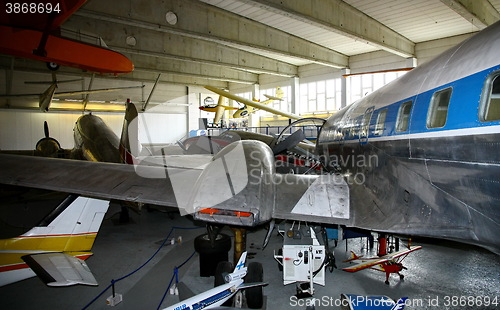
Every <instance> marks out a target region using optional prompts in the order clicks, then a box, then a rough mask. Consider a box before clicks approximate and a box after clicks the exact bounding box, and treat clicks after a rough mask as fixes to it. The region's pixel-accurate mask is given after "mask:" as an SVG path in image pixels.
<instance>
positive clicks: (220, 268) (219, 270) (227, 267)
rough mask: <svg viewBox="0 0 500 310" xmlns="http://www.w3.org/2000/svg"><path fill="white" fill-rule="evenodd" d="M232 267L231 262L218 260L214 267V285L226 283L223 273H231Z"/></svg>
mask: <svg viewBox="0 0 500 310" xmlns="http://www.w3.org/2000/svg"><path fill="white" fill-rule="evenodd" d="M233 269H234V268H233V264H231V263H230V262H219V263H218V264H217V267H216V268H215V277H214V287H217V286H219V285H222V284H224V283H226V281H225V280H224V275H223V273H226V272H227V273H231V272H232V271H233Z"/></svg>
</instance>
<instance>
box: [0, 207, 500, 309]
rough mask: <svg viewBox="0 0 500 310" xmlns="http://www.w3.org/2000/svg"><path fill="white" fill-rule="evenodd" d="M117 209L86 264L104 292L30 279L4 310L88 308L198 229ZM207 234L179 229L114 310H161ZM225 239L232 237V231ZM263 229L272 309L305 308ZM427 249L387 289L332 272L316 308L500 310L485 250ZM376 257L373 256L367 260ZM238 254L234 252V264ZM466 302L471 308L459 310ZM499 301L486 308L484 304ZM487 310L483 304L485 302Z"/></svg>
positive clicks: (0, 302)
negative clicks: (124, 217) (365, 298)
mask: <svg viewBox="0 0 500 310" xmlns="http://www.w3.org/2000/svg"><path fill="white" fill-rule="evenodd" d="M119 210H120V209H119V207H118V206H116V205H112V206H111V207H110V209H109V211H108V213H107V215H106V219H105V221H104V222H103V225H102V227H101V230H100V234H99V236H98V238H97V240H96V243H95V245H94V248H93V252H94V256H93V257H91V258H89V260H88V261H87V263H88V265H89V267H90V269H91V270H92V272H93V273H94V275H95V276H96V278H97V280H98V281H99V283H100V285H99V286H98V287H87V286H74V287H67V288H49V287H46V286H45V285H44V284H43V283H42V282H41V281H40V280H39V279H37V278H31V279H28V280H24V281H21V282H18V283H14V284H10V285H7V286H5V287H1V288H0V309H82V308H84V307H85V306H86V305H87V304H88V303H89V302H90V301H91V300H92V299H93V298H94V297H96V296H97V295H98V294H99V293H100V292H101V291H102V290H103V289H104V288H105V287H106V286H107V285H108V284H110V281H111V280H112V279H119V278H120V277H122V276H124V275H126V274H128V273H130V272H131V271H133V270H135V269H136V268H137V267H139V266H140V265H142V264H143V263H144V262H146V260H147V259H148V258H149V257H150V256H151V255H152V254H153V253H154V252H155V251H156V250H157V249H158V247H159V246H160V244H161V242H162V241H163V240H164V238H165V237H166V236H167V234H168V233H169V232H170V230H171V228H172V227H173V226H179V227H194V226H195V224H194V223H193V222H192V221H191V220H190V219H189V218H185V217H180V216H179V215H175V217H174V218H173V219H171V218H170V216H169V215H168V214H166V213H162V212H159V211H154V212H147V211H143V212H142V214H141V215H138V214H134V213H131V217H132V223H131V224H126V225H118V224H115V223H116V219H117V217H118V215H117V212H118V211H119ZM204 232H205V230H204V229H203V228H201V229H194V230H175V231H174V232H173V233H172V236H171V237H175V238H177V237H178V236H182V239H183V242H182V243H181V244H175V245H167V246H164V247H163V248H162V249H161V250H160V251H159V253H158V255H157V256H156V257H155V258H154V259H153V260H151V262H150V263H149V264H148V265H146V266H145V267H144V268H143V269H141V270H140V271H139V272H137V273H135V274H134V275H132V276H130V277H128V278H127V279H124V280H122V281H119V282H118V283H116V292H117V293H121V294H123V302H122V303H120V304H119V305H117V306H116V307H114V309H157V308H158V307H159V303H160V300H161V298H162V296H163V293H164V292H165V290H166V288H167V286H168V284H169V281H170V279H171V277H172V273H173V269H174V267H175V266H178V265H179V264H181V263H182V262H183V261H184V260H185V259H186V258H188V257H189V256H190V255H191V254H192V253H193V251H194V248H193V240H194V238H195V237H196V236H197V235H199V234H202V233H204ZM225 233H227V234H229V235H232V233H231V231H230V230H228V229H227V230H225ZM265 234H266V230H265V229H256V230H252V231H249V232H248V239H247V250H248V251H249V252H253V253H255V254H254V255H252V256H254V258H252V259H250V260H249V261H259V262H261V263H262V264H263V267H264V281H266V282H268V283H269V285H268V286H267V287H265V288H264V294H265V295H266V307H265V308H266V309H273V310H277V309H305V308H306V307H305V305H306V301H304V300H301V301H300V302H297V301H296V300H295V299H294V298H293V297H291V296H293V295H294V294H295V285H293V284H292V285H287V286H283V284H282V273H281V272H280V271H279V270H278V266H277V263H276V261H275V260H274V259H273V250H275V249H278V248H279V247H281V245H282V243H281V242H282V237H281V236H278V235H277V234H276V233H273V235H272V237H271V240H270V244H269V245H268V247H267V248H266V249H264V250H262V249H261V248H260V245H261V244H262V241H263V240H264V236H265ZM414 244H418V245H422V246H423V249H422V250H420V251H416V252H414V253H412V254H410V255H409V256H408V257H407V258H406V260H405V266H406V267H408V270H406V271H405V272H404V274H405V279H404V281H400V280H399V279H398V278H397V277H395V276H393V277H392V278H391V285H389V286H388V285H386V284H384V280H385V275H384V274H383V273H381V272H376V271H373V270H363V271H360V272H357V273H354V274H352V273H348V272H345V271H342V270H334V271H333V272H332V273H330V272H328V271H327V272H326V286H324V287H321V286H318V285H316V286H315V288H316V294H315V297H316V298H317V299H318V301H317V307H316V309H340V307H339V306H338V304H339V298H340V294H341V293H348V294H359V295H387V296H389V297H391V298H393V299H398V298H399V297H403V296H405V297H409V299H410V301H411V303H410V304H409V305H408V306H407V307H406V308H405V309H461V310H463V309H500V306H499V305H498V304H500V259H499V256H497V255H495V254H493V253H490V252H488V251H486V250H483V249H481V248H477V247H473V246H469V245H462V244H457V243H450V242H444V241H435V240H433V241H429V240H426V241H416V240H414ZM348 248H349V250H354V251H355V252H357V253H364V252H365V250H366V249H365V242H360V241H355V240H349V244H348ZM370 255H375V253H369V254H367V256H370ZM335 256H336V261H337V266H338V267H339V268H341V267H342V266H345V265H346V264H343V263H341V262H342V261H343V260H344V259H346V258H347V256H348V252H346V246H345V243H344V242H341V243H340V244H339V245H338V247H337V248H335ZM231 257H232V251H231V252H230V258H231ZM198 275H199V264H198V255H196V254H195V255H194V257H193V258H192V259H191V260H190V261H189V262H188V263H187V264H186V265H184V266H183V267H182V268H181V269H180V273H179V277H180V280H181V281H183V282H185V283H186V284H187V285H188V286H189V287H190V288H191V289H192V290H193V291H194V292H195V293H198V292H202V291H203V290H205V289H208V288H211V287H212V285H213V278H212V277H210V278H200V277H199V276H198ZM110 295H111V290H109V291H107V292H106V293H104V294H103V295H102V296H101V297H100V298H98V299H97V300H96V301H95V302H94V303H93V304H92V305H91V306H89V307H88V309H112V308H111V307H110V306H107V305H106V304H105V299H106V298H107V297H108V296H110ZM460 297H462V300H463V299H464V298H468V299H466V300H467V301H468V302H467V304H466V305H465V306H460V305H456V306H453V303H454V302H457V301H459V299H458V298H460ZM488 300H491V301H496V305H491V304H490V305H489V306H485V305H484V302H486V301H488ZM481 301H482V302H483V305H479V302H481ZM176 302H178V297H177V296H174V295H168V294H167V296H166V298H165V300H164V301H163V303H162V304H161V307H160V309H161V308H164V307H166V306H168V305H171V304H174V303H176Z"/></svg>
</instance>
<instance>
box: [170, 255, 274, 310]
mask: <svg viewBox="0 0 500 310" xmlns="http://www.w3.org/2000/svg"><path fill="white" fill-rule="evenodd" d="M246 258H247V252H243V253H242V254H241V257H240V259H239V260H238V264H237V265H236V267H235V268H234V270H233V272H232V273H230V274H228V275H226V276H225V278H224V279H225V281H226V283H225V284H222V285H219V286H217V287H214V288H213V289H210V290H208V291H205V292H203V293H201V294H198V295H196V296H193V297H190V298H188V299H186V300H183V301H181V302H179V303H176V304H175V305H172V306H170V307H167V308H164V309H163V310H184V309H186V310H188V309H189V310H191V309H215V308H219V306H220V305H222V304H223V303H225V302H226V301H227V300H229V299H230V298H231V297H233V296H234V295H235V294H236V293H237V292H238V291H240V290H243V289H247V288H251V287H257V286H265V285H267V283H264V282H254V283H244V280H243V278H244V277H245V276H246V274H247V267H245V261H246ZM193 295H194V294H193ZM225 309H228V308H225Z"/></svg>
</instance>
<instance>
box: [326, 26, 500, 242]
mask: <svg viewBox="0 0 500 310" xmlns="http://www.w3.org/2000/svg"><path fill="white" fill-rule="evenodd" d="M499 51H500V23H497V24H496V25H493V26H492V27H490V28H488V29H486V30H485V31H483V32H481V33H480V34H478V35H476V36H474V37H472V38H471V39H469V40H467V41H465V42H463V43H462V44H460V45H458V46H457V47H455V48H453V49H450V50H448V51H447V52H445V53H444V54H442V55H440V56H439V57H438V58H436V59H434V60H433V61H430V62H428V63H426V64H423V65H422V66H419V67H417V68H415V69H414V70H412V71H411V72H409V73H407V74H406V75H405V76H403V77H401V78H400V79H398V80H396V81H394V82H392V83H390V84H388V85H386V86H385V87H383V88H382V89H380V90H378V91H376V92H374V93H372V94H370V95H368V96H366V97H365V98H363V99H361V100H359V101H357V102H356V103H354V104H352V105H351V106H349V107H347V108H345V109H343V110H341V111H340V112H338V113H337V114H334V115H333V116H331V117H330V118H329V119H328V120H327V122H326V123H325V125H324V127H323V128H322V131H321V133H320V136H319V139H318V142H317V152H318V153H319V155H320V157H321V159H322V160H323V162H324V163H325V164H326V165H327V166H329V167H330V168H333V169H340V171H342V173H343V174H345V175H346V176H347V180H348V184H350V191H351V192H350V193H351V194H350V200H351V206H352V208H353V210H354V211H355V212H354V214H353V215H354V216H353V218H352V223H351V224H352V225H353V226H357V227H364V228H369V229H372V230H380V231H387V232H399V233H400V232H406V233H407V234H415V235H422V236H430V237H444V238H447V239H455V240H459V241H465V242H472V243H477V244H480V245H486V246H491V245H492V244H497V245H498V237H497V233H498V232H499V231H500V225H499V207H500V198H499V197H500V196H499V193H500V102H499V101H500V54H499ZM496 250H497V251H498V248H497V249H496Z"/></svg>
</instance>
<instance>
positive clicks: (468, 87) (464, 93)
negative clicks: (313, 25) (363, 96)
mask: <svg viewBox="0 0 500 310" xmlns="http://www.w3.org/2000/svg"><path fill="white" fill-rule="evenodd" d="M498 70H500V66H496V67H493V68H490V69H488V70H484V71H481V72H478V73H475V74H473V75H470V76H467V77H465V78H463V79H460V80H456V81H454V82H451V83H448V84H445V85H442V86H439V87H436V88H434V89H431V90H429V91H426V92H423V93H420V94H418V95H415V96H413V97H409V98H406V99H404V100H401V101H398V102H396V103H392V104H388V105H386V106H383V107H380V108H378V109H376V110H375V111H374V112H373V115H372V117H371V120H370V130H369V138H380V137H390V136H394V138H396V139H397V136H399V135H407V134H422V133H428V132H440V131H448V130H455V129H464V128H475V127H484V126H495V125H500V121H490V122H482V121H480V119H479V106H480V104H481V102H480V101H481V93H482V91H483V87H484V84H485V81H486V79H487V77H488V75H490V74H491V73H492V72H495V71H498ZM449 87H451V88H452V95H451V98H450V105H449V110H448V117H447V121H446V124H445V125H444V126H443V127H441V128H431V129H429V128H427V113H428V109H429V105H430V101H431V98H432V96H433V94H434V93H435V92H436V91H439V90H442V89H446V88H449ZM409 100H411V101H412V102H413V105H412V110H411V114H410V124H409V130H407V131H404V132H396V130H395V127H396V119H397V117H398V111H399V107H400V106H401V104H402V103H404V102H407V101H409ZM355 104H356V103H355ZM359 105H360V106H366V108H369V107H370V106H372V105H373V103H372V102H370V101H368V100H366V101H363V100H361V101H360V102H359ZM384 109H388V111H387V116H386V121H385V126H384V131H383V133H382V135H375V134H374V131H375V126H376V122H377V116H378V114H379V112H380V111H382V110H384ZM333 117H335V115H334V116H333ZM362 120H363V115H359V116H357V117H356V119H355V120H354V122H355V123H356V124H358V125H357V126H353V127H352V128H353V129H354V130H356V128H359V125H360V124H361V123H362ZM334 125H335V123H334ZM358 139H359V138H358V133H357V132H356V133H354V132H350V133H347V134H346V135H345V136H344V141H349V140H356V141H358ZM324 142H330V141H321V143H324ZM331 142H334V141H331Z"/></svg>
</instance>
